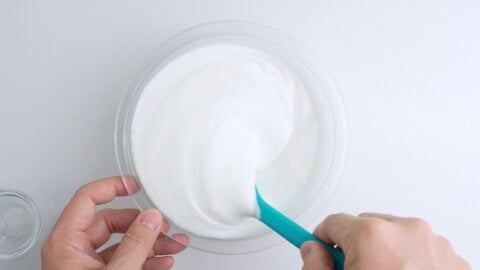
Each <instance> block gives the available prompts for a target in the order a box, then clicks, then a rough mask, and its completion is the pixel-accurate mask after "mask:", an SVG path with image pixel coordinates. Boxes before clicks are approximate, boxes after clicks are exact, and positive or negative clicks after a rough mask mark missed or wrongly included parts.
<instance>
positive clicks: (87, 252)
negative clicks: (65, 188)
mask: <svg viewBox="0 0 480 270" xmlns="http://www.w3.org/2000/svg"><path fill="white" fill-rule="evenodd" d="M126 185H127V187H125V186H124V184H123V182H122V180H121V178H120V177H112V178H107V179H103V180H99V181H96V182H93V183H90V184H87V185H85V186H83V187H82V188H80V189H79V190H78V191H77V192H76V193H75V195H74V196H73V198H72V199H71V200H70V202H69V203H68V204H67V206H66V207H65V209H64V210H63V212H62V214H61V215H60V218H59V219H58V221H57V223H56V225H55V227H54V228H53V230H52V232H51V233H50V235H49V236H48V238H47V239H46V240H45V242H44V243H43V246H42V269H43V270H57V269H59V270H63V269H69V270H75V269H95V270H97V269H102V270H103V269H115V270H127V269H128V270H131V269H145V270H150V269H160V270H161V269H170V268H171V267H172V265H173V263H174V261H173V257H171V256H162V257H158V256H157V255H167V254H176V253H178V252H180V251H182V250H184V249H185V248H186V246H187V245H188V237H187V236H186V235H184V234H176V235H173V236H172V238H173V239H170V238H168V237H166V236H163V235H161V232H163V233H166V232H167V231H168V227H169V226H168V223H167V222H165V221H164V220H163V218H162V216H161V214H160V213H159V212H158V211H157V210H155V209H148V210H145V211H144V212H142V213H140V212H139V211H138V210H135V209H121V210H113V209H105V210H102V211H99V212H96V206H97V205H99V204H105V203H107V202H110V201H112V200H113V199H114V198H115V197H116V196H127V195H129V194H128V191H127V190H130V191H132V190H138V188H137V185H136V183H135V181H134V179H131V178H129V179H127V180H126ZM113 233H124V236H123V239H122V240H121V242H120V243H118V244H116V245H113V246H111V247H108V248H106V249H104V250H103V251H101V252H97V250H98V249H99V248H100V247H101V246H103V245H104V244H105V243H106V242H107V241H108V240H109V239H110V236H111V235H112V234H113Z"/></svg>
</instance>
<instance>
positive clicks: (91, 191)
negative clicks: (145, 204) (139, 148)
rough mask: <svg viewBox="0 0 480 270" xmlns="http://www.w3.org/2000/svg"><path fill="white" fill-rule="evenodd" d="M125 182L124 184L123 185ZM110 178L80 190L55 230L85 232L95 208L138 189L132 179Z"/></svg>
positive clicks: (64, 211)
mask: <svg viewBox="0 0 480 270" xmlns="http://www.w3.org/2000/svg"><path fill="white" fill-rule="evenodd" d="M124 182H125V184H124ZM124 182H122V178H121V177H118V176H117V177H111V178H106V179H102V180H98V181H95V182H92V183H90V184H87V185H85V186H83V187H82V188H80V189H79V190H78V191H77V192H76V193H75V195H74V196H73V198H72V199H71V200H70V202H69V203H68V204H67V206H66V207H65V209H64V210H63V212H62V214H61V215H60V218H59V219H58V221H57V225H56V228H57V229H65V230H67V231H70V230H79V231H84V230H86V229H87V228H88V227H89V226H90V224H91V222H92V221H93V218H94V216H95V207H96V205H98V204H104V203H107V202H110V201H112V200H113V199H114V198H115V197H116V196H126V195H128V194H129V193H128V191H132V190H136V189H138V187H137V185H136V182H135V180H134V179H133V178H130V177H124Z"/></svg>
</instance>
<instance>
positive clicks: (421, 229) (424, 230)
mask: <svg viewBox="0 0 480 270" xmlns="http://www.w3.org/2000/svg"><path fill="white" fill-rule="evenodd" d="M406 225H407V226H408V227H409V228H410V229H411V230H413V231H414V232H416V233H419V234H421V235H429V234H431V233H432V229H431V228H430V225H428V223H427V222H426V221H425V220H423V219H420V218H408V219H406Z"/></svg>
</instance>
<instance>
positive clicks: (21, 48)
mask: <svg viewBox="0 0 480 270" xmlns="http://www.w3.org/2000/svg"><path fill="white" fill-rule="evenodd" d="M479 3H480V2H479V1H476V0H471V1H468V0H451V1H441V0H440V1H416V0H407V1H380V0H377V1H374V0H367V1H353V0H342V1H318V0H311V1H266V0H265V1H258V0H248V1H246V0H244V1H225V0H218V1H213V0H211V1H205V0H203V1H185V0H181V1H180V0H176V1H159V0H151V1H146V0H145V1H119V0H104V1H98V0H95V1H93V0H85V1H38V0H0V123H1V127H0V188H3V187H11V188H18V189H22V190H24V191H26V192H27V193H32V194H33V193H34V194H35V196H37V197H38V198H43V199H40V200H41V201H42V204H43V205H48V207H47V209H48V210H47V212H48V215H47V216H48V217H46V218H45V221H46V229H47V230H48V229H49V227H50V226H51V223H52V222H53V220H54V219H55V216H56V215H57V214H58V211H60V209H61V208H63V205H64V204H65V203H66V201H67V200H68V198H69V197H70V196H71V195H72V193H73V192H74V191H75V190H76V189H77V187H79V186H80V185H82V184H84V183H86V182H88V181H90V180H94V179H97V178H101V177H105V176H110V175H114V174H116V173H117V168H116V164H115V158H114V148H113V135H112V134H113V128H114V116H115V112H116V107H117V104H118V102H119V99H120V96H121V94H122V92H123V90H124V89H125V87H126V85H127V84H128V82H129V79H130V78H131V75H132V74H133V73H134V72H135V71H136V70H137V69H138V68H139V66H140V64H141V63H142V61H143V60H144V58H145V57H146V56H147V55H148V53H149V52H150V51H151V50H153V49H154V48H155V47H156V46H157V45H159V44H160V43H161V42H162V41H164V40H165V39H166V38H168V37H169V36H171V35H173V34H174V33H176V32H178V31H180V30H183V29H185V28H187V27H190V26H193V25H196V24H200V23H204V22H207V21H212V20H218V19H247V20H253V21H257V22H262V23H266V24H269V25H272V26H275V27H277V28H280V29H282V30H284V31H286V32H288V33H290V34H291V35H293V36H295V37H297V38H298V39H300V40H301V41H302V42H304V43H305V44H306V45H307V46H308V47H310V48H311V49H312V50H314V51H315V53H316V54H318V55H319V56H320V58H321V59H322V60H323V61H324V62H325V64H326V65H327V66H328V67H329V68H330V70H331V72H332V74H333V76H334V77H335V79H336V81H337V82H338V84H339V86H340V88H341V91H342V94H343V96H344V101H345V105H346V109H347V112H348V116H349V123H350V143H351V145H350V156H349V163H348V165H347V168H346V172H345V176H344V179H343V182H342V184H341V186H340V188H339V189H338V190H337V193H336V194H335V196H334V198H333V200H332V203H331V204H330V206H329V212H339V211H342V212H348V213H353V214H358V213H360V212H362V211H379V212H388V213H393V214H398V215H406V216H421V217H423V218H424V219H426V220H427V221H429V222H430V223H431V225H432V227H433V229H434V230H435V231H436V232H437V233H439V234H442V235H444V236H446V237H447V238H449V239H450V240H451V242H452V243H453V245H454V247H455V249H456V251H457V252H458V253H459V254H461V255H462V256H464V257H465V258H467V260H469V261H470V263H471V264H472V266H473V268H474V269H475V268H480V256H479V255H480V254H479V253H478V252H479V248H478V243H479V241H480V209H479V208H480V207H479V206H480V196H478V193H479V188H480V184H479V180H480V179H479V178H480V119H479V118H480V104H479V103H480V16H479V14H480V4H479ZM32 196H33V195H32ZM113 206H115V207H127V206H130V207H132V206H133V204H132V203H131V201H129V200H128V199H123V200H120V201H117V202H116V203H114V205H113ZM47 230H44V232H43V233H42V236H41V238H42V239H43V238H44V237H45V231H47ZM42 239H41V240H42ZM38 253H39V245H38V244H37V245H36V246H35V247H34V248H33V249H32V250H30V251H29V252H28V253H27V254H25V255H24V256H22V257H21V258H20V259H17V260H14V261H10V262H0V269H22V270H23V269H39V268H40V259H39V254H38ZM176 261H177V263H176V269H233V270H234V269H300V268H301V261H300V257H299V254H298V252H297V251H296V250H295V249H294V248H292V247H291V246H289V245H287V244H283V245H281V246H278V247H275V248H272V249H270V250H267V251H264V252H260V253H256V254H250V255H242V256H221V255H211V254H207V253H203V252H199V251H195V250H188V251H186V252H184V253H183V254H182V255H180V256H178V257H177V260H176Z"/></svg>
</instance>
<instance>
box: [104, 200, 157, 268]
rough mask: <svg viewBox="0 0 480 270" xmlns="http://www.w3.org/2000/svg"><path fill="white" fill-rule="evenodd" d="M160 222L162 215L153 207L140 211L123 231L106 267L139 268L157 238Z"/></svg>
mask: <svg viewBox="0 0 480 270" xmlns="http://www.w3.org/2000/svg"><path fill="white" fill-rule="evenodd" d="M162 223H163V218H162V215H161V214H160V212H158V211H157V210H155V209H147V210H145V211H144V212H142V213H140V215H138V216H137V218H136V219H135V221H134V222H133V223H132V224H131V225H130V227H129V228H128V230H127V231H126V232H125V235H124V236H123V239H122V241H121V242H120V244H119V246H118V248H117V250H116V252H115V254H114V255H113V257H112V259H111V260H110V262H109V264H108V266H107V269H115V270H130V269H141V268H142V265H143V263H144V262H145V260H146V259H147V256H148V254H149V253H150V250H151V249H152V247H153V244H154V243H155V240H157V237H158V235H159V233H160V228H161V226H162Z"/></svg>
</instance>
